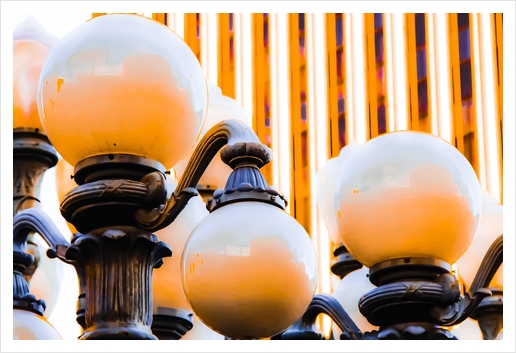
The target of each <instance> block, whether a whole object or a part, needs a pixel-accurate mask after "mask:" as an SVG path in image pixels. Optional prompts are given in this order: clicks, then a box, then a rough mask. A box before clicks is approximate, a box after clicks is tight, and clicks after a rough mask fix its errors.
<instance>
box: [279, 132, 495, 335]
mask: <svg viewBox="0 0 516 353" xmlns="http://www.w3.org/2000/svg"><path fill="white" fill-rule="evenodd" d="M335 207H336V210H337V223H338V229H339V235H340V239H341V240H342V242H343V243H344V244H345V246H346V248H347V249H349V251H350V253H351V254H352V255H353V256H354V257H355V258H356V259H358V260H359V261H360V262H361V263H363V264H364V265H365V266H367V267H369V279H370V281H371V283H372V284H374V285H375V286H377V288H374V289H373V290H371V291H369V292H368V293H365V294H364V295H363V296H362V298H361V299H360V301H359V303H358V305H359V309H360V312H361V313H362V315H364V317H366V318H367V320H368V321H369V323H371V324H373V325H376V326H378V327H379V329H378V330H373V331H371V332H361V331H360V329H359V328H358V327H357V326H356V324H355V323H354V322H353V321H352V320H351V318H350V317H349V315H348V313H346V312H345V311H344V310H343V309H342V306H341V305H340V303H338V302H337V301H336V300H335V299H334V298H331V297H329V296H325V295H318V296H316V297H315V298H314V301H313V302H312V304H311V305H310V307H309V309H308V310H307V312H306V313H305V315H303V317H302V318H301V319H300V320H299V321H298V322H297V323H296V324H295V325H294V326H292V327H290V328H289V329H288V330H287V331H285V332H284V333H283V334H282V335H281V336H280V337H279V338H280V339H289V338H291V337H302V338H304V339H310V335H311V337H312V338H311V339H321V338H322V337H321V336H320V335H319V336H317V335H313V334H311V333H312V332H313V323H314V320H315V317H316V316H317V315H318V314H319V313H325V314H327V315H329V316H330V317H331V318H332V319H334V321H335V323H336V324H337V325H338V326H339V328H340V329H341V330H342V334H341V339H456V337H454V336H453V334H451V333H450V331H449V330H447V329H443V327H446V326H448V327H451V326H453V325H457V324H459V323H461V322H462V321H464V320H465V319H467V318H468V317H471V316H472V315H474V312H475V309H477V308H478V307H479V304H480V303H481V302H482V300H483V299H484V298H486V297H489V296H490V295H491V294H492V292H491V291H490V290H489V289H488V287H489V284H490V282H491V281H492V279H493V277H494V276H495V273H496V272H497V271H498V269H499V267H500V265H501V263H502V261H503V237H502V236H499V237H498V238H496V239H495V240H494V241H493V242H492V244H490V247H489V249H488V250H487V252H486V254H485V256H484V259H483V261H482V263H481V264H480V266H479V268H478V270H477V271H476V272H475V278H474V279H473V281H472V284H471V286H470V287H469V290H468V292H466V293H465V295H462V294H461V291H460V287H459V281H458V278H457V276H456V275H455V274H454V273H453V272H452V270H451V266H450V264H453V263H455V262H456V261H457V260H458V259H459V258H460V256H461V255H462V254H463V253H464V252H465V251H466V250H467V248H468V246H469V244H470V242H471V239H472V238H473V235H474V234H475V232H476V229H477V227H478V222H479V219H480V213H481V193H480V186H479V183H478V180H477V179H476V176H475V173H474V171H473V169H472V167H471V165H470V164H469V162H468V161H467V160H466V159H465V158H464V157H463V156H462V154H460V152H458V151H457V150H456V149H455V148H454V147H452V146H451V145H449V144H447V143H446V142H444V141H443V140H441V139H439V138H437V137H434V136H431V135H429V134H424V133H416V132H397V133H390V134H385V135H382V136H380V137H377V138H375V139H373V140H370V141H369V142H367V143H366V144H365V145H363V146H361V147H360V148H359V149H358V150H357V151H356V152H355V153H353V155H352V156H350V157H349V159H348V160H347V161H346V162H345V163H344V164H343V165H342V172H341V173H340V176H339V181H338V183H337V188H336V193H335Z"/></svg>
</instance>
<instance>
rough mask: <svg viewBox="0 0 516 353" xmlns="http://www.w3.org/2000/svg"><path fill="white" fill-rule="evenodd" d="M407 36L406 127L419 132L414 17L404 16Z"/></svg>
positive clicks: (411, 15) (410, 14)
mask: <svg viewBox="0 0 516 353" xmlns="http://www.w3.org/2000/svg"><path fill="white" fill-rule="evenodd" d="M405 28H406V36H407V85H408V92H409V96H408V97H407V98H408V101H407V103H408V110H407V112H408V122H409V124H408V126H409V129H411V130H419V109H418V94H417V89H418V88H417V56H416V16H415V14H413V13H409V14H406V15H405Z"/></svg>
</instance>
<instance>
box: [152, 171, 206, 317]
mask: <svg viewBox="0 0 516 353" xmlns="http://www.w3.org/2000/svg"><path fill="white" fill-rule="evenodd" d="M167 184H168V185H167V190H168V192H170V193H171V192H173V191H174V190H175V188H176V186H177V183H176V182H172V181H167ZM169 197H170V196H167V198H169ZM207 215H208V210H206V204H205V203H204V202H203V201H202V200H201V198H200V197H192V198H191V199H190V201H188V204H187V205H186V207H185V208H184V209H183V211H181V213H180V214H179V215H178V216H177V218H176V219H175V220H174V222H172V224H170V225H169V226H168V227H166V228H164V229H161V230H158V231H157V232H156V233H155V234H156V235H157V236H158V239H159V240H160V241H163V242H165V243H166V244H167V245H169V246H170V247H171V248H172V257H167V258H165V259H163V265H162V266H161V267H160V268H158V269H155V270H154V271H153V274H152V293H153V294H152V303H153V307H154V309H153V310H154V314H157V313H158V310H159V308H160V307H164V308H174V309H184V310H188V311H190V310H192V309H191V308H190V304H188V301H187V300H186V298H185V295H184V293H183V285H182V283H181V271H180V268H181V254H182V253H183V249H184V247H185V244H186V241H187V239H188V237H189V236H190V234H191V233H192V231H193V230H194V228H195V227H196V226H197V225H198V224H199V223H200V222H201V221H202V219H203V218H205V217H206V216H207Z"/></svg>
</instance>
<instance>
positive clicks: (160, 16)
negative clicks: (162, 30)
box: [152, 13, 168, 26]
mask: <svg viewBox="0 0 516 353" xmlns="http://www.w3.org/2000/svg"><path fill="white" fill-rule="evenodd" d="M167 16H168V15H167V14H166V13H153V14H152V19H153V20H154V21H158V22H159V23H161V24H164V25H165V26H167V25H168V18H167Z"/></svg>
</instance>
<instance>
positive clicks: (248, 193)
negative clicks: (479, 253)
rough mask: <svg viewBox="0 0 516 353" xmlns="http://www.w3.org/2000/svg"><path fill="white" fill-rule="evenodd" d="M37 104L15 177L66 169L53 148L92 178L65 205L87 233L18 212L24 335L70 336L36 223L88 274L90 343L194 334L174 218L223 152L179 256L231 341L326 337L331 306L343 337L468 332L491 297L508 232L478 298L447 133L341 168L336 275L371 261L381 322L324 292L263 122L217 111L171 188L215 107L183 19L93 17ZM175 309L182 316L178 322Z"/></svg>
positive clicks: (384, 148)
mask: <svg viewBox="0 0 516 353" xmlns="http://www.w3.org/2000/svg"><path fill="white" fill-rule="evenodd" d="M37 98H38V99H37V102H38V110H39V117H40V121H41V127H34V126H31V125H30V124H29V123H25V124H24V125H23V126H19V127H18V126H16V124H15V126H14V127H15V129H14V157H15V161H16V162H15V168H14V171H15V188H16V187H17V185H30V186H33V185H34V184H35V183H34V181H35V180H36V179H37V177H36V176H39V175H41V173H42V171H43V170H45V169H47V168H48V167H50V166H52V165H55V164H56V162H57V153H56V151H55V150H54V149H53V147H52V145H53V146H54V147H55V148H56V149H57V151H59V154H60V155H61V156H63V158H64V159H65V160H66V161H67V162H68V163H69V164H70V165H71V166H73V168H74V169H73V180H74V182H75V183H76V184H77V186H75V185H73V184H72V185H69V187H71V190H69V191H66V195H65V196H63V198H62V201H61V207H60V210H61V213H62V215H63V217H64V218H65V219H66V221H68V222H69V223H71V224H72V225H73V227H74V229H75V235H74V237H73V238H72V240H71V241H68V240H67V239H65V238H64V237H63V236H62V235H61V234H60V233H59V231H58V230H57V228H56V227H55V225H54V224H53V222H52V221H51V219H50V218H49V217H48V216H46V215H45V214H44V213H43V212H42V211H40V210H38V209H35V208H32V207H28V206H23V208H29V209H25V210H22V211H20V212H14V213H15V215H14V219H13V245H14V246H13V255H14V256H13V258H14V269H13V299H15V300H14V308H15V316H16V315H17V316H18V317H20V318H21V319H20V320H18V322H21V324H18V325H17V326H16V327H18V331H15V337H16V332H21V331H23V330H26V329H27V327H29V328H31V329H33V330H37V333H38V334H41V335H39V336H37V337H36V333H33V334H32V335H33V336H32V337H36V338H47V339H53V338H58V337H59V335H58V334H57V332H55V330H54V329H53V328H52V327H51V326H50V325H48V324H47V323H45V325H46V326H44V327H45V328H41V329H40V328H39V326H38V327H36V326H34V325H36V324H35V323H34V322H38V323H41V320H42V316H41V314H42V311H43V310H44V303H43V302H41V301H39V300H38V299H37V298H35V297H34V296H31V295H30V293H29V288H28V286H27V282H26V280H25V278H24V277H23V274H22V273H23V271H24V270H25V268H27V267H28V266H29V265H30V264H31V262H32V257H31V256H30V255H27V254H26V253H25V252H26V244H27V238H28V236H29V234H31V233H32V232H37V233H39V234H40V235H41V236H42V237H43V238H44V239H45V241H46V242H47V243H48V245H49V247H50V248H49V250H48V251H47V254H48V256H49V257H51V258H56V257H57V258H59V259H60V260H62V261H64V262H66V263H68V264H71V265H73V266H74V267H75V269H76V270H77V273H78V277H79V283H80V288H81V296H80V298H79V308H80V309H81V311H80V313H81V315H82V316H83V319H84V320H82V319H81V320H80V322H81V324H82V325H83V328H84V333H83V334H82V336H81V337H80V338H81V339H156V338H157V337H160V336H161V337H162V338H165V339H167V338H170V335H168V337H167V330H168V333H170V332H172V331H174V330H176V329H177V328H179V331H177V330H176V331H175V332H172V333H173V335H176V337H175V338H179V337H180V336H181V335H183V334H185V333H186V331H188V326H189V324H188V323H187V322H188V320H189V319H188V318H189V317H190V316H189V314H187V315H186V317H185V315H183V314H185V311H186V310H188V308H185V307H186V305H184V304H185V303H184V302H182V303H180V302H179V301H177V302H171V301H168V300H167V298H164V297H161V296H159V295H158V296H154V295H153V287H155V288H156V289H157V287H159V286H160V285H162V284H164V282H165V281H166V280H167V276H168V275H169V272H168V271H167V270H166V268H163V266H162V265H163V259H164V258H166V257H169V256H171V255H172V250H174V249H170V246H169V245H170V244H166V243H165V242H162V241H160V238H161V239H162V240H165V239H166V238H169V237H170V240H169V239H167V242H170V243H172V240H177V241H179V242H181V241H183V240H186V236H185V234H186V232H185V233H183V234H182V237H181V239H179V238H180V237H178V236H177V235H176V234H166V233H167V231H169V230H170V231H172V232H174V230H175V229H176V228H175V227H171V228H169V229H167V227H168V226H171V225H174V222H177V223H175V225H176V226H179V225H180V217H181V216H186V215H187V212H188V205H190V206H191V205H192V204H191V203H189V201H193V200H192V198H193V197H196V196H197V195H198V191H197V190H196V189H195V188H196V187H198V185H199V181H200V180H201V177H202V176H203V173H204V172H205V171H206V169H207V168H208V166H209V165H210V163H211V161H212V160H213V158H214V157H215V156H216V154H217V153H218V152H219V151H220V158H221V161H222V162H223V163H225V164H226V165H228V166H229V168H230V169H231V173H230V175H229V177H228V178H227V181H226V183H225V185H224V186H223V187H220V188H218V189H217V190H215V192H213V195H212V197H211V198H209V199H208V200H207V209H208V211H209V212H210V213H209V215H207V216H206V217H204V218H202V217H198V219H196V221H195V222H197V221H198V220H200V218H202V220H200V222H199V224H197V225H196V227H195V228H194V229H193V231H192V232H191V234H190V235H189V237H188V240H186V242H185V245H184V251H183V254H182V256H181V255H180V254H178V253H174V256H175V258H176V260H179V259H180V270H181V272H180V274H181V285H182V288H183V291H184V295H185V299H186V301H187V304H189V307H190V308H191V309H192V311H193V312H194V313H195V314H196V316H197V317H198V318H199V319H200V320H201V321H202V322H204V323H205V324H206V325H207V326H208V327H210V328H212V329H213V330H214V331H216V332H218V333H220V334H222V335H224V336H227V337H229V338H234V339H259V338H267V337H272V338H273V339H307V338H308V339H320V338H322V336H321V335H320V334H317V333H314V321H315V318H316V317H317V315H319V314H320V313H325V314H328V315H329V316H330V317H331V318H332V319H333V320H334V322H335V324H336V325H337V326H338V328H339V329H340V330H341V331H342V334H341V335H340V338H341V339H358V340H361V339H414V338H416V339H450V338H451V339H453V338H455V337H453V335H452V334H451V333H450V332H449V331H448V330H446V329H444V328H443V327H445V326H453V325H457V324H459V323H460V322H462V321H464V320H465V319H466V318H468V317H471V316H472V315H473V313H474V312H475V309H477V307H479V304H480V303H481V302H482V300H483V299H484V298H486V297H488V296H490V295H491V294H492V292H491V291H490V290H488V289H487V288H488V286H489V283H490V282H491V280H492V279H493V277H494V276H495V273H496V271H497V270H498V268H499V267H500V265H501V263H502V254H503V238H502V236H500V237H498V238H496V239H495V240H494V242H492V245H491V246H490V247H489V250H488V251H487V253H486V255H485V256H484V260H483V261H482V263H481V265H480V267H479V269H478V271H477V272H476V274H475V278H474V279H473V281H472V283H471V284H470V286H469V290H468V292H467V293H465V294H464V295H463V294H462V293H461V291H460V287H459V281H458V279H457V277H456V276H455V274H454V272H453V271H452V270H451V265H452V264H454V263H455V262H456V261H457V260H458V259H459V258H460V256H461V255H462V254H463V253H464V252H465V251H466V250H467V249H468V247H469V245H470V243H471V240H472V238H473V235H474V234H475V231H476V229H477V227H478V223H479V218H480V214H481V193H480V187H479V184H478V180H477V179H476V176H475V174H474V171H473V170H472V168H471V165H470V164H469V162H468V161H467V160H466V159H465V158H464V157H463V156H462V155H461V154H460V153H459V152H458V151H457V150H456V149H455V148H454V147H452V146H451V145H449V144H447V143H446V142H444V141H443V140H441V139H439V138H436V137H434V136H431V135H428V134H423V133H415V132H397V133H390V134H384V135H381V136H379V137H377V138H374V139H372V140H370V141H369V142H367V143H366V144H364V145H363V146H361V147H359V148H356V150H355V151H353V153H352V154H351V155H349V156H348V158H347V159H346V160H345V161H344V162H343V164H342V166H341V167H340V169H341V172H340V173H339V177H338V178H337V179H335V180H336V182H335V187H334V197H333V202H334V209H335V210H336V212H335V213H334V214H333V216H331V217H329V218H328V224H330V223H331V224H333V223H332V222H334V221H336V225H337V227H336V229H337V233H335V232H333V234H332V237H333V238H334V240H335V241H336V243H337V240H338V241H339V242H341V243H342V244H343V247H340V248H338V249H336V252H335V255H336V256H337V257H338V260H339V261H337V263H336V264H334V272H335V273H336V274H337V275H339V276H340V277H341V278H345V277H346V275H347V274H349V273H350V272H352V271H354V270H357V269H360V268H361V267H362V266H366V267H367V268H368V269H369V273H368V274H369V280H370V282H371V284H373V285H374V286H376V287H375V288H373V289H372V290H370V291H369V292H367V293H364V295H363V296H362V297H361V299H360V300H359V302H358V309H359V311H360V313H361V314H362V315H363V316H364V317H365V318H366V319H367V321H368V322H369V323H370V324H371V325H373V326H376V327H378V330H372V331H369V332H362V330H361V329H360V327H359V326H357V323H356V322H355V321H353V319H352V318H351V317H350V315H349V313H348V312H346V310H345V309H344V308H343V306H342V305H341V303H339V301H338V300H337V299H336V298H335V297H332V296H329V295H325V294H317V295H315V296H314V291H315V287H316V283H317V273H318V270H317V261H316V257H315V251H314V249H313V247H312V245H311V243H310V240H309V237H308V234H307V233H306V231H305V230H304V229H303V228H302V227H301V226H300V225H299V224H298V223H297V222H296V221H295V220H294V219H293V218H292V217H291V216H290V215H288V214H287V213H286V212H285V211H284V209H285V206H286V205H287V200H286V198H285V197H284V195H282V194H281V193H280V192H279V191H278V190H277V189H276V188H274V187H271V186H269V185H267V183H266V181H265V179H264V177H263V175H262V174H261V172H260V168H261V167H263V166H264V165H266V164H267V163H269V161H270V158H271V151H270V149H269V148H268V147H267V146H266V145H264V144H262V143H260V141H259V140H258V138H257V136H256V134H255V133H254V132H253V131H252V129H251V128H250V127H248V126H246V125H245V124H244V123H243V122H242V121H239V120H234V119H233V120H223V121H221V122H218V123H217V124H215V125H214V126H213V127H211V128H210V129H209V130H208V131H207V132H206V133H205V134H204V135H203V137H202V138H200V139H198V143H197V145H196V147H195V149H194V150H193V153H192V155H191V157H190V158H189V161H188V163H187V165H186V167H185V168H184V172H183V173H182V175H181V177H180V178H179V180H178V181H177V185H176V186H175V187H174V186H173V185H171V184H170V180H169V181H167V178H166V172H167V171H168V170H170V169H171V168H172V167H174V165H176V164H177V163H178V162H179V161H180V159H181V158H182V157H183V156H184V155H186V154H187V153H188V152H189V150H190V148H191V146H192V145H194V143H195V142H196V139H197V137H198V136H199V134H200V132H201V130H202V127H203V124H204V123H205V115H206V111H207V107H208V94H207V88H206V81H205V79H204V77H203V74H202V70H201V68H200V66H199V63H198V61H197V59H196V58H195V56H194V54H193V53H192V52H191V51H190V49H189V48H188V46H187V45H186V44H185V43H184V42H183V41H182V40H181V39H180V38H179V37H178V36H176V35H175V34H174V33H173V32H172V31H171V30H170V29H168V28H167V27H165V26H162V25H160V24H157V23H156V22H154V21H152V20H150V19H146V18H143V17H140V16H134V15H107V16H101V17H98V18H95V19H93V20H91V21H88V22H86V23H84V24H82V25H80V26H78V27H77V28H76V29H74V30H73V31H71V32H70V33H69V34H67V35H66V36H65V37H64V38H63V39H62V40H61V41H60V42H59V43H58V44H56V46H55V47H54V49H53V50H52V51H51V52H50V53H49V55H48V58H47V59H46V61H45V64H44V65H43V68H42V69H41V74H40V75H39V85H38V95H37ZM17 128H20V129H23V130H20V129H19V130H17ZM30 128H32V130H30ZM43 129H44V132H45V133H46V134H47V135H48V138H47V137H46V135H44V134H43ZM50 142H52V145H51V144H50ZM16 163H17V164H16ZM31 168H32V169H34V170H37V173H34V175H36V176H34V175H32V174H30V173H27V171H28V170H31ZM337 169H339V168H337ZM20 171H21V172H20ZM17 172H18V174H16V173H17ZM22 172H23V173H22ZM334 173H335V172H333V173H330V175H331V176H333V177H334V176H335V174H334ZM19 189H20V190H22V189H23V190H25V191H24V192H25V194H23V193H21V191H20V194H19V195H18V194H17V193H15V202H14V209H15V210H16V211H19V210H21V209H22V206H20V205H24V203H26V205H28V202H29V201H30V200H33V199H34V198H35V196H34V191H33V189H34V188H31V187H28V188H19ZM26 190H28V192H27V191H26ZM16 197H17V198H16ZM331 199H332V198H331V197H330V200H331ZM195 222H194V223H195ZM333 225H334V224H333ZM329 227H331V226H329ZM176 231H177V232H178V233H179V230H176ZM331 233H332V232H330V234H331ZM181 246H182V244H180V245H178V247H181ZM339 249H340V250H339ZM174 251H176V250H174ZM167 260H168V259H165V261H167ZM171 263H172V264H174V262H171ZM337 264H338V266H336V265H337ZM173 266H177V262H176V265H173ZM160 267H161V268H160ZM154 269H157V271H163V272H161V273H160V276H159V278H161V279H162V280H159V278H158V276H157V277H156V279H158V281H157V282H153V271H154ZM157 273H158V272H157ZM355 273H358V272H355ZM176 280H177V278H176ZM343 283H344V282H343ZM176 284H177V281H176ZM174 285H175V284H174ZM165 287H166V289H165V291H167V290H170V288H169V287H168V286H165ZM176 288H177V287H176ZM161 294H163V293H161ZM154 298H155V303H154V302H153V301H154ZM168 299H170V298H168ZM176 299H177V298H176ZM81 305H83V306H81ZM160 307H161V308H168V309H171V308H172V309H174V310H175V311H174V312H173V313H172V311H171V310H166V313H164V312H163V311H160ZM20 309H22V310H21V312H17V310H18V311H20ZM180 311H181V313H180ZM28 312H31V313H30V314H31V315H32V316H30V315H29V316H27V313H28ZM160 315H161V316H163V317H159V316H160ZM22 316H23V317H22ZM157 316H158V317H157ZM156 318H158V320H155V319H156ZM177 318H182V319H184V321H182V322H181V323H180V324H179V325H177V323H178V320H177ZM160 320H161V321H160ZM174 320H175V321H174ZM78 321H79V320H78ZM153 321H154V322H153ZM43 322H45V321H44V320H43ZM153 324H154V325H153ZM361 326H362V325H361ZM190 327H191V326H190ZM20 330H21V331H20ZM154 331H155V332H154ZM41 336H44V337H41ZM24 337H27V336H23V335H21V334H20V335H18V338H24Z"/></svg>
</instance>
